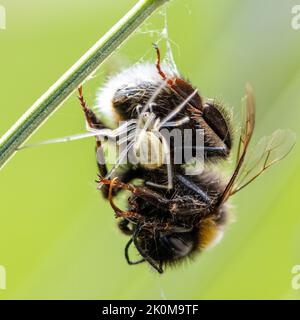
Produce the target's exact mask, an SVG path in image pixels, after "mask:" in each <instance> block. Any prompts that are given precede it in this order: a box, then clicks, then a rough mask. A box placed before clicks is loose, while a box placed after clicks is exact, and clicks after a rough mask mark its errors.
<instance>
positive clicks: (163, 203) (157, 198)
mask: <svg viewBox="0 0 300 320" xmlns="http://www.w3.org/2000/svg"><path fill="white" fill-rule="evenodd" d="M101 183H103V184H108V185H110V186H111V185H112V180H108V179H102V180H101ZM113 184H114V187H115V188H119V189H123V190H127V191H130V192H131V193H133V194H134V195H136V196H137V197H139V198H142V199H145V200H146V201H148V202H150V203H151V204H152V205H154V206H156V207H157V208H160V209H163V210H170V211H172V208H173V207H174V201H176V200H174V199H167V198H165V197H163V196H162V195H161V194H159V193H157V192H155V191H153V190H151V189H149V188H147V187H144V186H135V185H132V184H129V183H124V182H121V181H119V179H118V178H115V179H113ZM113 208H114V207H113ZM174 213H175V212H174ZM124 217H126V216H124ZM131 217H134V215H132V216H131ZM137 218H138V219H139V220H141V219H143V218H142V216H141V215H139V217H137Z"/></svg>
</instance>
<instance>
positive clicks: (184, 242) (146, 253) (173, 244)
mask: <svg viewBox="0 0 300 320" xmlns="http://www.w3.org/2000/svg"><path fill="white" fill-rule="evenodd" d="M195 236H196V233H195V232H194V231H190V232H172V233H166V232H156V233H155V235H153V234H152V233H151V232H149V231H145V230H141V232H140V234H139V237H138V246H139V247H140V250H139V251H140V253H142V255H143V257H144V258H145V260H147V261H148V262H150V263H151V261H152V263H151V264H152V265H154V264H158V263H159V264H162V265H166V264H172V263H175V262H178V261H180V260H181V259H182V258H184V257H186V256H188V255H189V254H190V253H191V252H193V251H194V249H195V248H196V244H197V242H196V241H195V240H196V238H195Z"/></svg>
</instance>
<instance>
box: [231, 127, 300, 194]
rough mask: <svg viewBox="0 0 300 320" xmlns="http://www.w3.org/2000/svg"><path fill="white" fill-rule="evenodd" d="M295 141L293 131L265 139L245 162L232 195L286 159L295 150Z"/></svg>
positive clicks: (277, 132) (277, 133) (282, 131)
mask: <svg viewBox="0 0 300 320" xmlns="http://www.w3.org/2000/svg"><path fill="white" fill-rule="evenodd" d="M295 140H296V136H295V134H294V133H293V132H292V131H290V130H281V129H279V130H276V131H275V132H273V133H272V134H271V135H270V136H268V137H263V138H262V139H261V140H260V141H259V142H258V144H257V145H256V147H255V148H254V149H253V150H252V152H251V153H250V154H249V157H247V159H246V160H245V162H244V164H243V166H242V168H241V170H240V172H239V175H238V176H237V178H236V180H235V184H234V187H233V188H232V190H231V193H230V195H233V194H235V193H236V192H238V191H240V190H241V189H243V188H244V187H246V186H247V185H248V184H249V183H251V182H252V181H253V180H255V179H256V178H257V177H259V176H260V175H261V174H262V173H263V172H264V171H266V170H267V169H268V168H270V167H271V166H272V165H273V164H275V163H277V162H278V161H280V160H282V159H283V158H285V157H286V156H287V155H288V154H289V153H290V151H291V150H292V149H293V147H294V145H295Z"/></svg>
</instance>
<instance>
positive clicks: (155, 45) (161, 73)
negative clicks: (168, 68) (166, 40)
mask: <svg viewBox="0 0 300 320" xmlns="http://www.w3.org/2000/svg"><path fill="white" fill-rule="evenodd" d="M153 48H154V49H155V50H156V56H157V58H156V64H155V65H156V69H157V71H158V73H159V75H160V76H161V77H162V79H163V80H166V79H167V76H166V74H165V73H164V72H163V71H162V70H161V66H160V50H159V47H158V45H157V44H155V43H153Z"/></svg>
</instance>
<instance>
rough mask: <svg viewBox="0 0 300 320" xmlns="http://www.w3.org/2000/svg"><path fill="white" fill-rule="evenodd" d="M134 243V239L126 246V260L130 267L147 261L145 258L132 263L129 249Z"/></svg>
mask: <svg viewBox="0 0 300 320" xmlns="http://www.w3.org/2000/svg"><path fill="white" fill-rule="evenodd" d="M132 243H133V237H132V238H131V239H130V240H129V241H128V242H127V244H126V246H125V258H126V261H127V263H128V264H129V265H134V264H139V263H142V262H145V261H146V260H145V259H144V258H142V259H140V260H137V261H131V260H130V258H129V248H130V246H131V244H132Z"/></svg>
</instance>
